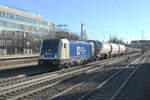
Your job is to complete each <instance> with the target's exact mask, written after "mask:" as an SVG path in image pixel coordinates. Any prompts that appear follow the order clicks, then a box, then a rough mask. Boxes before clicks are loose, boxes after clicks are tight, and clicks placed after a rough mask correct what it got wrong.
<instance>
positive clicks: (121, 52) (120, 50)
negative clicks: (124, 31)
mask: <svg viewBox="0 0 150 100" xmlns="http://www.w3.org/2000/svg"><path fill="white" fill-rule="evenodd" d="M118 46H119V55H123V54H124V53H125V51H126V48H125V46H124V45H121V44H118Z"/></svg>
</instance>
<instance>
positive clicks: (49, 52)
mask: <svg viewBox="0 0 150 100" xmlns="http://www.w3.org/2000/svg"><path fill="white" fill-rule="evenodd" d="M125 50H126V48H125V46H124V45H120V44H113V43H103V42H100V41H79V40H76V41H73V40H67V39H45V40H43V43H42V46H41V52H40V58H39V61H38V64H39V65H51V67H52V66H54V67H55V68H66V67H70V66H73V65H78V64H86V63H89V62H92V61H95V60H97V59H98V60H99V59H101V58H108V57H112V56H117V55H123V54H124V53H125Z"/></svg>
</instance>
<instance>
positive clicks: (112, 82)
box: [78, 53, 149, 100]
mask: <svg viewBox="0 0 150 100" xmlns="http://www.w3.org/2000/svg"><path fill="white" fill-rule="evenodd" d="M148 55H149V54H148V53H145V54H144V55H143V56H141V57H140V58H138V59H136V60H135V61H133V62H132V63H131V64H130V65H128V66H126V67H124V68H123V69H120V70H119V71H117V72H116V73H114V74H113V75H111V76H110V77H109V78H107V79H106V80H105V81H103V82H101V83H100V84H99V85H98V86H97V87H96V88H93V89H92V90H91V91H89V92H88V93H86V94H84V95H82V96H81V97H80V98H79V99H78V100H117V99H116V98H117V97H118V96H119V94H120V93H121V91H122V89H124V88H125V87H126V85H127V83H128V81H129V80H130V79H131V78H132V77H133V75H134V73H135V72H136V71H137V70H138V68H140V65H141V64H142V63H143V62H144V61H145V59H146V58H147V56H148ZM134 64H135V65H137V66H135V65H134Z"/></svg>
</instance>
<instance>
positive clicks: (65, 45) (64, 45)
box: [59, 39, 69, 59]
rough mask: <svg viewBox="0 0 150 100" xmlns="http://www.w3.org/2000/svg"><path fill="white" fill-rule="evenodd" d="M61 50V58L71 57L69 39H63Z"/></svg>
mask: <svg viewBox="0 0 150 100" xmlns="http://www.w3.org/2000/svg"><path fill="white" fill-rule="evenodd" d="M59 52H60V59H69V42H68V40H67V39H61V42H60V51H59Z"/></svg>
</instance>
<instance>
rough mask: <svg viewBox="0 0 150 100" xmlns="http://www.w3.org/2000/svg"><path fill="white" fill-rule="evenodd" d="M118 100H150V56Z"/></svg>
mask: <svg viewBox="0 0 150 100" xmlns="http://www.w3.org/2000/svg"><path fill="white" fill-rule="evenodd" d="M133 77H134V78H132V79H131V80H130V81H129V83H128V84H127V86H126V88H125V89H123V91H122V92H121V94H120V95H119V97H118V98H117V99H116V100H150V56H149V57H148V59H147V60H146V61H145V63H143V64H142V65H141V67H140V69H138V71H137V72H136V73H135V75H134V76H133Z"/></svg>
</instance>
